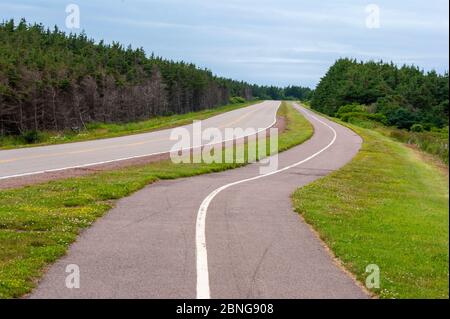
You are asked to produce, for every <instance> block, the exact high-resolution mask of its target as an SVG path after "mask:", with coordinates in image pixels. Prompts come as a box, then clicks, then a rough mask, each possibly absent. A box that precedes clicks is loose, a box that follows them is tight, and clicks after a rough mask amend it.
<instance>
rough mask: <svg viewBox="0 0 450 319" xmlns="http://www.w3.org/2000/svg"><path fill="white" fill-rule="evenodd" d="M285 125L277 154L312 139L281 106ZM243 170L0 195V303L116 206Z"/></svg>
mask: <svg viewBox="0 0 450 319" xmlns="http://www.w3.org/2000/svg"><path fill="white" fill-rule="evenodd" d="M278 115H279V116H283V117H284V118H285V120H286V128H285V130H284V131H283V132H282V133H281V134H280V136H279V149H280V150H286V149H288V148H290V147H293V146H295V145H298V144H300V143H302V142H304V141H305V140H307V139H308V138H309V137H311V136H312V134H313V128H312V126H311V124H310V123H309V122H308V121H307V120H306V119H305V118H304V117H303V116H302V115H301V114H300V113H299V112H297V111H296V110H295V109H293V108H292V107H290V106H288V105H287V103H283V104H282V106H281V107H280V109H279V112H278ZM241 165H242V164H235V163H231V164H217V163H216V164H173V163H172V162H171V161H162V162H157V163H152V164H149V165H145V166H140V167H132V168H127V169H122V170H117V171H111V172H103V173H98V174H94V175H89V176H85V177H79V178H70V179H66V180H59V181H52V182H48V183H44V184H41V185H34V186H28V187H25V188H21V189H16V190H5V191H0V247H1V249H0V298H14V297H20V296H22V295H24V294H26V293H28V292H30V291H31V289H32V288H33V287H34V286H35V284H36V280H37V279H38V278H39V277H40V276H41V275H42V273H43V271H44V269H45V267H46V266H48V265H49V264H50V263H52V262H54V261H55V260H56V259H58V258H59V257H61V256H63V255H64V254H65V252H66V250H67V248H68V247H69V245H70V244H71V243H72V242H73V241H74V240H75V239H76V237H77V235H78V234H79V232H80V231H81V230H82V229H84V228H86V227H89V226H90V225H91V224H92V223H93V222H94V221H95V220H96V219H97V218H98V217H100V216H102V215H103V214H105V212H107V211H108V210H109V209H111V208H112V207H113V205H114V202H115V200H117V199H120V198H122V197H125V196H128V195H130V194H131V193H133V192H135V191H137V190H139V189H141V188H143V187H144V186H146V185H148V184H150V183H153V182H156V181H157V180H161V179H174V178H180V177H188V176H194V175H199V174H206V173H212V172H219V171H223V170H226V169H231V168H235V167H237V166H241Z"/></svg>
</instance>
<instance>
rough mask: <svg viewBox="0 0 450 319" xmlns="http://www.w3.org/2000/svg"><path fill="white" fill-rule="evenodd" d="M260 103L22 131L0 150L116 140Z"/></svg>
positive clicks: (2, 141)
mask: <svg viewBox="0 0 450 319" xmlns="http://www.w3.org/2000/svg"><path fill="white" fill-rule="evenodd" d="M260 102H261V101H248V102H244V103H234V104H228V105H224V106H220V107H217V108H214V109H206V110H202V111H197V112H190V113H186V114H174V115H169V116H155V117H153V118H151V119H148V120H145V121H139V122H130V123H88V124H86V128H84V129H82V130H81V131H79V132H75V131H71V130H65V131H63V132H55V131H48V132H26V133H24V134H23V135H17V136H13V135H10V136H0V149H12V148H21V147H30V146H43V145H53V144H64V143H72V142H82V141H89V140H96V139H101V138H111V137H119V136H124V135H130V134H139V133H146V132H152V131H156V130H162V129H167V128H172V127H176V126H182V125H186V124H191V123H192V121H194V120H204V119H207V118H209V117H212V116H216V115H219V114H222V113H225V112H229V111H233V110H237V109H240V108H243V107H246V106H250V105H253V104H256V103H260Z"/></svg>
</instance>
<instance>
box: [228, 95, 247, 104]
mask: <svg viewBox="0 0 450 319" xmlns="http://www.w3.org/2000/svg"><path fill="white" fill-rule="evenodd" d="M230 103H231V104H238V103H245V99H244V98H243V97H240V96H233V97H232V98H230Z"/></svg>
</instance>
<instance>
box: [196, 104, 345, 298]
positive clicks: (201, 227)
mask: <svg viewBox="0 0 450 319" xmlns="http://www.w3.org/2000/svg"><path fill="white" fill-rule="evenodd" d="M300 111H302V113H304V114H306V115H307V116H309V117H311V118H313V119H314V120H316V121H318V122H319V123H321V124H323V125H325V126H326V127H328V128H329V129H330V130H331V131H332V132H333V135H334V136H333V139H332V141H331V142H330V143H329V144H328V145H327V146H325V147H324V148H323V149H321V150H320V151H318V152H316V153H314V154H313V155H311V156H309V157H308V158H305V159H304V160H301V161H299V162H297V163H295V164H292V165H289V166H286V167H284V168H282V169H279V170H276V171H273V172H270V173H267V174H264V175H258V176H255V177H251V178H247V179H243V180H240V181H237V182H233V183H230V184H226V185H224V186H222V187H219V188H217V189H216V190H214V191H213V192H212V193H210V194H209V195H208V196H207V197H206V198H205V199H204V200H203V202H202V204H201V205H200V208H199V210H198V212H197V223H196V228H195V247H196V259H197V299H210V298H211V294H210V288H209V271H208V252H207V249H206V215H207V212H208V207H209V205H210V203H211V201H212V200H213V199H214V197H216V196H217V194H219V193H220V192H221V191H223V190H225V189H227V188H230V187H232V186H235V185H238V184H242V183H245V182H249V181H254V180H257V179H260V178H263V177H267V176H270V175H274V174H278V173H281V172H283V171H286V170H288V169H291V168H293V167H296V166H298V165H300V164H303V163H305V162H308V161H309V160H311V159H313V158H314V157H316V156H317V155H319V154H321V153H323V152H324V151H326V150H327V149H328V148H330V147H331V146H332V145H333V144H334V143H335V142H336V139H337V132H336V130H335V129H334V128H332V127H331V126H330V125H328V124H327V123H325V122H324V121H322V120H320V119H319V118H317V117H316V116H314V115H312V114H309V113H308V112H306V111H304V110H302V109H300Z"/></svg>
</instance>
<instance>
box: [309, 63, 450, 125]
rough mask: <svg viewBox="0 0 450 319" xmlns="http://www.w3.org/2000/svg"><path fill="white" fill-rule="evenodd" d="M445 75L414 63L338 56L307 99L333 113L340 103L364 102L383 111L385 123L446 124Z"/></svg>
mask: <svg viewBox="0 0 450 319" xmlns="http://www.w3.org/2000/svg"><path fill="white" fill-rule="evenodd" d="M448 98H449V78H448V73H445V74H443V75H440V74H437V73H436V72H435V71H431V72H428V73H425V72H423V71H422V70H420V69H419V68H417V67H414V66H403V67H401V68H399V67H397V66H395V65H394V64H393V63H384V62H382V61H381V62H366V63H364V62H357V61H356V60H351V59H340V60H338V61H336V63H335V64H334V65H333V66H332V67H331V68H330V69H329V70H328V72H327V74H326V75H325V76H324V77H323V78H322V79H321V81H320V83H319V85H318V86H317V88H316V90H315V92H314V95H313V97H312V100H311V106H312V108H314V109H316V110H318V111H321V112H324V113H326V114H329V115H336V113H337V111H338V110H339V108H340V107H341V106H343V105H350V104H361V105H366V106H367V109H368V110H369V112H370V113H377V114H380V115H383V116H385V117H386V119H387V122H388V123H387V124H389V125H395V126H397V127H399V128H408V129H409V128H410V127H412V126H413V125H414V124H421V125H424V126H427V127H432V126H435V127H443V126H447V125H448V116H449V100H448Z"/></svg>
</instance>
